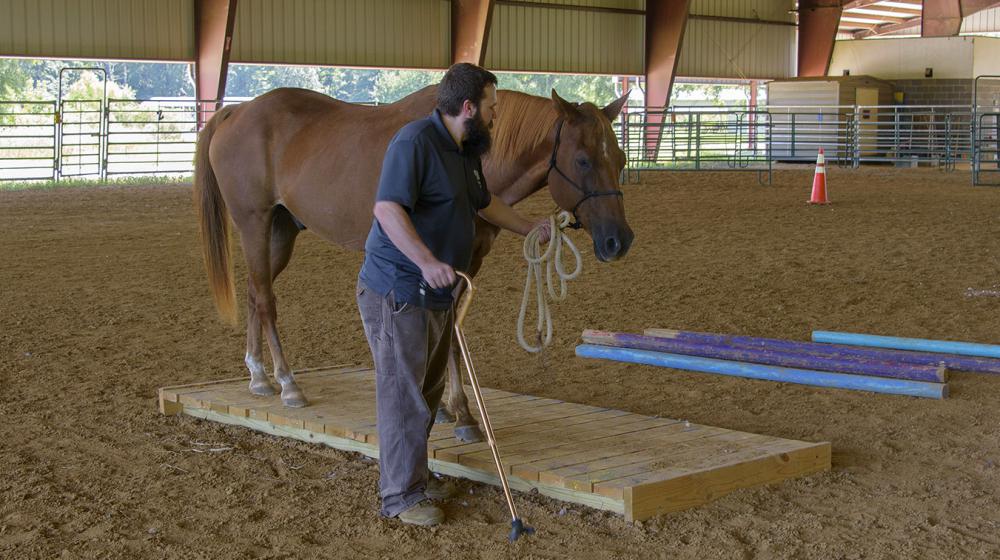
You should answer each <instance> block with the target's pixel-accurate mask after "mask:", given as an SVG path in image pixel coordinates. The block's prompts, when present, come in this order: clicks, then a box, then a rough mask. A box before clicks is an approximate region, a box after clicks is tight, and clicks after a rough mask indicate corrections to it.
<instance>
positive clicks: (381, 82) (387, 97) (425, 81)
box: [372, 70, 444, 103]
mask: <svg viewBox="0 0 1000 560" xmlns="http://www.w3.org/2000/svg"><path fill="white" fill-rule="evenodd" d="M442 77H444V72H428V71H424V70H382V71H381V72H379V74H378V77H377V78H375V87H374V88H373V91H372V94H373V98H374V99H373V101H378V102H379V103H392V102H393V101H397V100H399V99H402V98H403V97H406V96H407V95H410V94H411V93H413V92H415V91H417V90H419V89H423V88H425V87H427V86H429V85H432V84H436V83H438V82H440V81H441V78H442Z"/></svg>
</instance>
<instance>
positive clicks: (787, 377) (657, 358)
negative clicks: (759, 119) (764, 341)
mask: <svg viewBox="0 0 1000 560" xmlns="http://www.w3.org/2000/svg"><path fill="white" fill-rule="evenodd" d="M576 355H577V356H579V357H581V358H598V359H604V360H613V361H618V362H630V363H635V364H645V365H650V366H660V367H666V368H673V369H683V370H688V371H699V372H703V373H715V374H719V375H730V376H735V377H746V378H749V379H761V380H766V381H781V382H785V383H797V384H800V385H813V386H816V387H829V388H836V389H854V390H858V391H871V392H875V393H889V394H895V395H909V396H911V397H924V398H928V399H943V398H945V397H946V396H947V395H948V385H947V384H944V383H927V382H924V381H909V380H905V379H891V378H886V377H868V376H864V375H850V374H846V373H831V372H826V371H815V370H808V369H796V368H785V367H775V366H765V365H759V364H748V363H745V362H732V361H727V360H716V359H713V358H700V357H697V356H683V355H680V354H667V353H665V352H652V351H649V350H633V349H630V348H616V347H613V346H599V345H596V344H581V345H580V346H577V347H576Z"/></svg>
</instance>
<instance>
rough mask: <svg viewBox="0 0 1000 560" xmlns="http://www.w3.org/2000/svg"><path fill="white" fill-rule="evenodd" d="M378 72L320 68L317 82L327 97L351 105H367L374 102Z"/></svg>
mask: <svg viewBox="0 0 1000 560" xmlns="http://www.w3.org/2000/svg"><path fill="white" fill-rule="evenodd" d="M379 74H380V71H379V70H362V69H355V68H322V69H320V71H319V80H320V82H321V83H322V84H323V92H324V93H326V94H327V95H329V96H331V97H334V98H336V99H340V100H341V101H349V102H351V103H368V102H371V101H374V100H375V81H376V80H377V79H378V75H379Z"/></svg>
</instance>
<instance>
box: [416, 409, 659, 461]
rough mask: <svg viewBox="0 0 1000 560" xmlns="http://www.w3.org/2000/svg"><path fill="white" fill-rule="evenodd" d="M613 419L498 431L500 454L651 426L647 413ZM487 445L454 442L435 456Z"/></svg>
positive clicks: (457, 456) (451, 457) (450, 457)
mask: <svg viewBox="0 0 1000 560" xmlns="http://www.w3.org/2000/svg"><path fill="white" fill-rule="evenodd" d="M611 420H616V421H618V422H615V423H614V424H613V425H611V426H609V425H608V424H605V423H598V424H596V425H593V426H590V427H587V426H588V425H586V424H585V425H584V427H583V428H580V429H575V430H572V431H570V430H567V429H566V428H565V427H563V426H561V425H555V426H551V427H548V428H547V429H544V430H541V431H525V432H521V433H518V432H516V431H509V432H507V433H506V434H504V436H503V437H501V436H500V435H499V434H495V435H496V438H497V445H498V446H499V448H500V451H501V456H502V457H505V459H504V463H505V464H506V463H509V462H510V461H513V460H514V459H516V458H517V457H518V456H519V455H518V454H519V453H521V452H522V451H532V450H535V449H540V448H548V447H552V446H553V443H552V442H553V441H559V443H560V444H561V445H565V444H568V443H572V442H577V441H581V440H586V439H596V438H598V437H603V436H604V435H606V434H608V433H609V431H610V433H620V432H622V431H623V430H628V429H633V430H638V429H644V428H646V427H648V426H650V422H649V420H650V419H649V418H648V417H645V416H638V415H631V416H624V417H613V418H612V419H611ZM529 426H530V424H529ZM488 449H489V448H488V447H487V446H486V444H485V442H480V443H473V444H463V445H455V446H435V448H434V457H435V458H437V459H441V460H444V461H455V462H462V459H461V458H462V456H463V455H469V454H475V453H484V452H485V451H484V450H488ZM492 457H493V455H492V452H490V460H491V461H492Z"/></svg>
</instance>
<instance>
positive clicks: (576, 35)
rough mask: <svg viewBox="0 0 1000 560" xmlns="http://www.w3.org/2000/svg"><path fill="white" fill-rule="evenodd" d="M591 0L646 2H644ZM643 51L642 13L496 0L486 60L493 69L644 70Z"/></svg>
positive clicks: (631, 4)
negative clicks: (509, 2)
mask: <svg viewBox="0 0 1000 560" xmlns="http://www.w3.org/2000/svg"><path fill="white" fill-rule="evenodd" d="M574 4H576V5H581V3H578V2H574ZM590 4H591V5H593V6H598V7H613V8H627V9H636V10H639V9H643V8H644V7H645V2H641V3H640V2H610V1H608V2H594V1H591V2H590ZM644 51H645V16H643V15H642V14H629V13H611V12H601V11H588V10H580V9H569V8H553V7H545V6H538V7H536V6H516V5H505V4H497V5H496V6H495V7H494V8H493V24H492V26H491V27H490V39H489V45H488V46H487V48H486V61H485V65H486V67H487V68H489V69H491V70H514V71H524V72H545V71H551V72H573V73H580V74H587V73H592V74H629V75H639V74H642V73H643V71H644V68H643V60H644Z"/></svg>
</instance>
